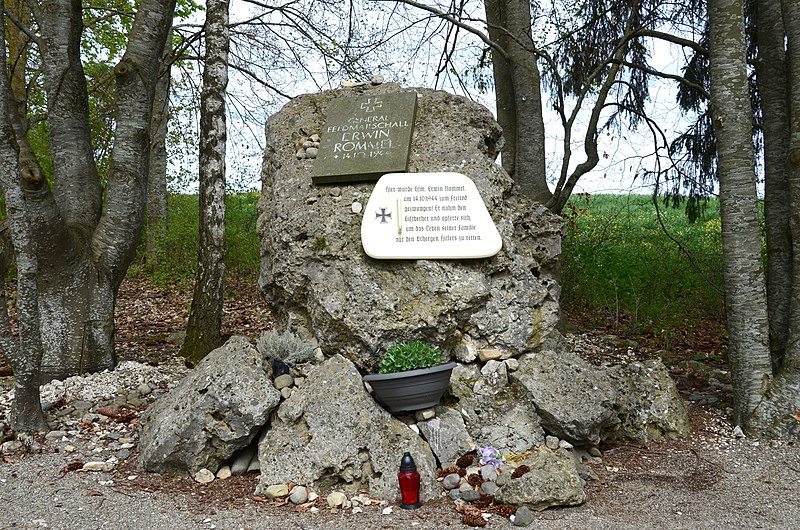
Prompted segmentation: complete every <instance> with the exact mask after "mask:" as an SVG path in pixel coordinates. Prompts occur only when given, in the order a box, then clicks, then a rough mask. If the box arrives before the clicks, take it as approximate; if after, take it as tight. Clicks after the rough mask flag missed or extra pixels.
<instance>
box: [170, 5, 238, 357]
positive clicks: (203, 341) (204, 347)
mask: <svg viewBox="0 0 800 530" xmlns="http://www.w3.org/2000/svg"><path fill="white" fill-rule="evenodd" d="M205 33H206V57H205V68H204V69H203V92H202V94H201V99H200V256H199V263H198V268H197V278H196V281H195V286H194V296H193V298H192V308H191V311H190V313H189V324H188V326H187V328H186V341H185V342H184V344H183V347H181V351H180V354H181V355H182V356H183V357H185V358H186V359H187V360H189V361H191V362H194V363H196V362H198V361H200V359H202V358H203V357H205V355H206V354H207V353H208V352H210V351H211V350H212V349H214V348H216V347H218V346H219V345H220V344H222V335H221V331H222V305H223V299H224V288H225V147H226V139H227V133H226V119H225V87H226V86H227V84H228V44H229V37H228V0H207V2H206V31H205Z"/></svg>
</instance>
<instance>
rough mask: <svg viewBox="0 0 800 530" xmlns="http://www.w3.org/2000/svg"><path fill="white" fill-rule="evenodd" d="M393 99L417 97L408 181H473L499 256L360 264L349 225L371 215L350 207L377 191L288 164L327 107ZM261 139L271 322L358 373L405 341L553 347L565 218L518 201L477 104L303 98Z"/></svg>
mask: <svg viewBox="0 0 800 530" xmlns="http://www.w3.org/2000/svg"><path fill="white" fill-rule="evenodd" d="M393 92H411V93H414V94H416V96H417V102H418V103H417V113H416V120H415V125H414V134H413V136H412V141H411V147H410V155H409V162H408V172H458V173H461V174H463V175H466V176H467V177H469V178H470V179H472V181H473V182H474V183H475V185H476V187H477V188H478V190H479V192H480V194H481V197H482V198H483V201H484V203H485V204H486V206H487V208H488V210H489V213H490V215H491V216H492V219H493V220H494V223H495V225H496V226H497V229H498V231H499V233H500V236H501V238H502V241H503V248H502V249H501V250H500V252H499V253H498V254H497V255H495V256H493V257H491V258H486V259H459V260H424V259H419V260H374V259H372V258H369V257H368V256H367V255H366V254H365V253H364V252H363V250H362V245H361V221H362V218H363V216H364V215H374V212H365V211H362V210H361V209H360V208H361V206H362V205H364V204H367V200H368V199H369V197H370V194H371V193H372V191H373V188H374V187H375V184H374V183H347V184H346V185H341V186H331V185H314V184H313V182H312V179H311V176H312V172H313V169H314V161H313V160H308V159H302V160H298V159H297V158H296V156H295V153H296V145H295V144H296V143H297V142H298V141H299V140H300V139H301V138H303V137H306V136H308V135H311V134H313V133H321V134H324V124H325V120H326V114H327V109H328V107H329V105H330V102H331V101H332V100H334V99H335V98H341V97H350V96H353V97H356V96H373V97H374V96H381V95H383V94H388V93H393ZM266 143H267V150H266V152H265V155H264V164H263V174H262V194H261V200H260V201H259V208H258V210H259V218H258V225H257V229H258V233H259V235H260V237H261V275H260V278H259V285H260V287H261V289H262V290H263V291H264V293H265V295H266V297H267V299H268V300H270V301H271V303H272V305H273V309H274V313H275V315H276V317H277V318H278V320H279V326H285V325H286V324H287V322H289V321H291V323H292V326H293V330H294V331H295V332H296V333H297V334H299V335H301V336H302V337H303V338H304V339H306V340H312V339H314V340H316V341H317V342H318V343H319V345H320V347H321V348H322V350H323V352H324V353H325V354H326V355H331V354H333V353H338V354H341V355H343V356H344V357H347V358H348V359H350V360H352V361H353V362H354V363H355V364H356V365H358V366H359V367H360V368H362V369H365V370H371V369H373V368H374V367H375V366H376V364H377V361H378V359H379V358H380V356H381V355H382V354H383V352H384V351H385V349H386V348H387V347H388V346H389V345H391V344H392V343H395V342H402V341H408V340H411V339H412V338H418V339H420V340H423V341H426V342H429V343H432V344H436V345H438V346H440V347H442V348H443V350H444V351H445V352H446V353H448V354H451V353H453V354H457V355H458V356H459V358H467V357H470V356H472V355H473V354H475V352H478V351H481V350H484V349H487V348H488V349H496V350H498V351H499V355H500V357H502V358H507V357H510V356H514V355H519V354H521V353H523V352H525V351H529V350H532V349H535V348H538V347H541V346H542V345H548V344H549V345H552V344H554V343H555V342H558V341H559V340H560V337H561V336H560V334H559V333H558V332H557V331H556V329H555V326H556V324H557V322H558V312H559V309H558V297H559V293H560V287H559V285H558V270H559V267H560V264H559V259H558V258H559V255H560V252H561V231H562V228H563V222H562V220H561V219H560V218H559V217H558V216H556V215H554V214H552V213H551V212H549V211H548V210H547V209H546V208H544V207H543V206H542V205H540V204H538V203H534V202H532V201H531V200H529V199H528V198H527V197H525V196H524V195H523V194H522V193H521V192H520V191H519V188H518V187H517V186H516V185H515V184H514V182H513V180H512V179H511V178H510V177H509V176H508V175H507V174H506V173H505V172H504V171H503V170H502V168H501V167H500V166H499V165H498V164H496V163H495V160H494V159H495V157H496V156H497V153H498V150H499V148H500V147H501V145H502V138H501V129H500V127H499V125H498V124H497V122H496V121H495V120H494V118H493V117H492V113H491V112H490V111H489V110H488V109H486V108H485V107H483V106H481V105H480V104H477V103H475V102H472V101H469V100H467V99H466V98H463V97H459V96H454V95H452V94H448V93H446V92H442V91H433V90H429V89H424V88H417V89H408V88H400V87H399V86H398V85H393V84H389V83H387V84H382V85H379V86H376V87H371V88H370V87H359V88H357V89H350V90H344V91H342V90H335V91H326V92H322V93H318V94H306V95H303V96H300V97H297V98H295V99H293V100H292V101H291V102H289V103H287V104H286V106H284V108H283V109H282V110H281V111H279V112H277V113H275V114H273V115H272V116H271V117H270V119H269V120H268V123H267V142H266ZM356 203H357V204H358V207H355V208H354V206H355V205H356ZM356 212H357V213H356ZM473 358H474V357H473Z"/></svg>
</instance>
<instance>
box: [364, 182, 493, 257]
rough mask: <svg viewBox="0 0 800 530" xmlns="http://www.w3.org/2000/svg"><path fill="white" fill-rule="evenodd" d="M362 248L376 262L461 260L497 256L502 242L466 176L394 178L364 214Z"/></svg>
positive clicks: (377, 187) (372, 198)
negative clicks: (391, 260)
mask: <svg viewBox="0 0 800 530" xmlns="http://www.w3.org/2000/svg"><path fill="white" fill-rule="evenodd" d="M361 244H362V245H363V246H364V251H365V252H366V253H367V255H369V256H371V257H373V258H376V259H461V258H487V257H490V256H494V255H495V254H497V253H498V252H499V251H500V248H501V247H502V240H501V239H500V234H499V233H498V232H497V228H496V227H495V225H494V221H492V217H491V216H490V215H489V212H488V210H487V209H486V205H485V204H484V203H483V199H482V198H481V195H480V192H478V188H476V187H475V184H474V183H473V182H472V180H471V179H470V178H469V177H467V176H466V175H462V174H460V173H389V174H386V175H384V176H382V177H381V178H380V180H378V183H377V184H376V185H375V189H374V190H373V192H372V195H371V196H370V198H369V202H367V207H366V208H365V209H364V217H363V218H362V220H361Z"/></svg>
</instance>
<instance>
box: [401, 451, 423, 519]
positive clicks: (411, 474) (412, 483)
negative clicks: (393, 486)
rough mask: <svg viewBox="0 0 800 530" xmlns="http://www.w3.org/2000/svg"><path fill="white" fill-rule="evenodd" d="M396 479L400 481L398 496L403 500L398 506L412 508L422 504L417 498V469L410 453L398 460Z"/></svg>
mask: <svg viewBox="0 0 800 530" xmlns="http://www.w3.org/2000/svg"><path fill="white" fill-rule="evenodd" d="M397 481H398V482H399V483H400V497H401V498H402V500H403V502H402V503H401V504H400V507H401V508H405V509H407V510H414V509H416V508H419V507H420V506H422V503H421V502H420V500H419V471H417V464H415V463H414V459H413V458H412V457H411V453H406V454H404V455H403V458H402V459H401V460H400V472H399V473H397Z"/></svg>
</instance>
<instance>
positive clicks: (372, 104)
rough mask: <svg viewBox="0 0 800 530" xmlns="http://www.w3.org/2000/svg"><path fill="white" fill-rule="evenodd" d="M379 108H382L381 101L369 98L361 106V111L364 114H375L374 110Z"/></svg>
mask: <svg viewBox="0 0 800 530" xmlns="http://www.w3.org/2000/svg"><path fill="white" fill-rule="evenodd" d="M381 107H383V101H381V100H380V99H378V98H375V99H374V100H373V99H372V98H369V99H367V101H365V102H364V103H362V104H361V110H363V111H364V112H375V109H379V108H381Z"/></svg>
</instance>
